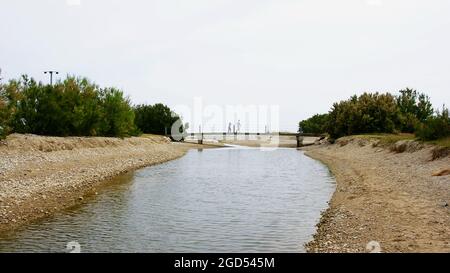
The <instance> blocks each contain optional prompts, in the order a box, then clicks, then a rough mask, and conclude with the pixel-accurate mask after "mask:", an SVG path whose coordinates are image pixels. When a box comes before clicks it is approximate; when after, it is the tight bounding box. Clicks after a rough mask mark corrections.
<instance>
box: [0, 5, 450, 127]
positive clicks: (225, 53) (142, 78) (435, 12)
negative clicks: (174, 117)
mask: <svg viewBox="0 0 450 273" xmlns="http://www.w3.org/2000/svg"><path fill="white" fill-rule="evenodd" d="M449 30H450V1H448V0H430V1H425V0H339V1H338V0H146V1H144V0H0V67H1V68H2V70H3V77H4V78H17V77H18V76H19V75H21V74H28V75H30V76H33V77H35V78H36V79H38V80H46V78H45V76H44V75H43V73H42V72H43V71H44V70H47V69H56V70H58V71H60V72H61V73H62V74H67V73H69V74H75V75H80V76H86V77H88V78H90V79H92V80H94V81H95V82H97V83H98V84H101V85H106V86H116V87H120V88H122V89H123V90H124V91H125V93H126V94H128V95H129V96H130V98H131V100H132V101H133V103H155V102H163V103H165V104H168V105H169V106H172V107H173V106H175V105H180V104H182V105H189V106H191V105H192V104H193V101H194V97H202V99H203V103H204V104H218V105H239V104H242V105H247V104H257V105H259V104H265V105H279V106H280V119H281V124H280V126H281V129H284V130H291V131H295V130H296V129H297V123H298V121H299V120H301V119H304V118H306V117H308V116H310V115H312V114H315V113H322V112H327V111H328V109H329V108H330V105H331V104H332V102H334V101H338V100H342V99H346V98H348V97H349V96H350V95H352V94H354V93H362V92H364V91H380V92H384V91H392V92H396V91H397V90H399V89H401V88H404V87H407V86H408V87H413V88H416V89H418V90H420V91H423V92H426V93H427V94H429V95H430V96H431V98H432V101H433V103H434V104H435V106H441V105H442V104H443V103H446V104H447V105H450V53H449V49H450V34H449V33H450V32H449Z"/></svg>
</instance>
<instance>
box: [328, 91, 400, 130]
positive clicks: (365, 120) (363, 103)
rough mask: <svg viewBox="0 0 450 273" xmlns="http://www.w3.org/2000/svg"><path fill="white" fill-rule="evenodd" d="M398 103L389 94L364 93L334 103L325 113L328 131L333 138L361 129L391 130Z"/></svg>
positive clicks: (393, 125)
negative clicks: (326, 114)
mask: <svg viewBox="0 0 450 273" xmlns="http://www.w3.org/2000/svg"><path fill="white" fill-rule="evenodd" d="M397 113H398V112H397V106H396V102H395V98H394V96H392V95H391V94H388V93H387V94H379V93H374V94H369V93H364V94H363V95H361V96H359V97H357V96H353V97H351V98H350V99H349V100H347V101H341V102H339V103H335V104H334V105H333V108H332V109H331V111H330V113H329V115H328V125H327V132H328V133H329V134H330V136H331V137H332V138H338V137H342V136H346V135H354V134H363V133H392V132H394V131H395V123H396V122H397V119H398V116H397Z"/></svg>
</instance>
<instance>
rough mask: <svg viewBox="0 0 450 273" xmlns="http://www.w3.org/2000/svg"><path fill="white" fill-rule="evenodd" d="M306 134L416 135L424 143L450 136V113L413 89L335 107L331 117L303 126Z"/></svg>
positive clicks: (366, 95)
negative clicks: (438, 108)
mask: <svg viewBox="0 0 450 273" xmlns="http://www.w3.org/2000/svg"><path fill="white" fill-rule="evenodd" d="M299 127H300V130H301V131H302V132H304V133H316V134H317V133H327V134H329V135H330V137H331V138H339V137H342V136H347V135H355V134H370V133H402V132H403V133H415V134H416V136H417V137H419V138H420V139H423V140H435V139H439V138H443V137H448V136H450V119H449V111H448V109H447V108H445V107H443V109H442V110H441V111H435V110H434V109H433V107H432V104H431V102H430V98H429V97H428V96H427V95H425V94H423V93H419V92H417V91H416V90H413V89H409V88H408V89H405V90H401V91H400V92H399V94H398V95H396V96H395V95H392V94H390V93H385V94H380V93H364V94H362V95H360V96H356V95H355V96H352V97H351V98H350V99H348V100H345V101H340V102H337V103H334V104H333V106H332V108H331V110H330V111H329V112H328V113H327V114H322V115H314V116H313V117H311V118H309V119H306V120H303V121H301V122H300V124H299Z"/></svg>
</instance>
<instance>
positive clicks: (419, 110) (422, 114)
mask: <svg viewBox="0 0 450 273" xmlns="http://www.w3.org/2000/svg"><path fill="white" fill-rule="evenodd" d="M399 92H400V95H399V96H397V106H398V110H399V123H398V129H399V130H400V131H402V132H405V133H413V132H414V131H415V128H416V127H417V125H418V124H419V123H421V122H425V121H426V120H427V119H428V118H429V117H431V116H432V115H433V107H432V105H431V102H430V98H429V97H428V96H427V95H425V94H421V93H418V92H417V91H416V90H413V89H409V88H407V89H405V90H400V91H399Z"/></svg>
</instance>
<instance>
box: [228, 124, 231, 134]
mask: <svg viewBox="0 0 450 273" xmlns="http://www.w3.org/2000/svg"><path fill="white" fill-rule="evenodd" d="M228 133H229V134H231V122H230V123H228Z"/></svg>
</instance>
